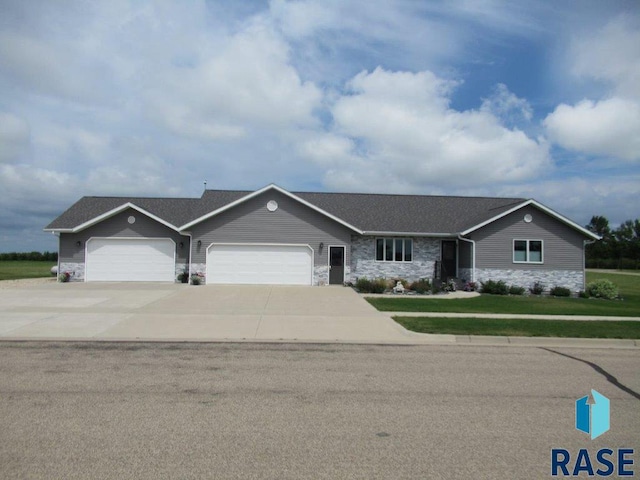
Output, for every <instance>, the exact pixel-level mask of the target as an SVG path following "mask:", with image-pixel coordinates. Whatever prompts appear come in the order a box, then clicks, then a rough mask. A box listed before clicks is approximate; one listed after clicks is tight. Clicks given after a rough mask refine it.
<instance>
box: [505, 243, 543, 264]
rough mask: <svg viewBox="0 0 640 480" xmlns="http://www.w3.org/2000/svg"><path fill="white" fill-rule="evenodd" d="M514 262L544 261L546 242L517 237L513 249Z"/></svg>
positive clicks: (536, 262)
mask: <svg viewBox="0 0 640 480" xmlns="http://www.w3.org/2000/svg"><path fill="white" fill-rule="evenodd" d="M511 253H512V260H513V263H533V264H538V265H539V264H542V263H544V242H543V241H542V240H529V239H520V238H516V239H514V240H513V246H512V249H511Z"/></svg>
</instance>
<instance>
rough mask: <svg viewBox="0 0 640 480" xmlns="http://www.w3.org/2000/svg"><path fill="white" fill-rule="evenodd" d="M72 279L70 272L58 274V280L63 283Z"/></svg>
mask: <svg viewBox="0 0 640 480" xmlns="http://www.w3.org/2000/svg"><path fill="white" fill-rule="evenodd" d="M70 279H71V274H70V273H69V272H63V273H61V274H60V275H58V281H59V282H62V283H67V282H68V281H69V280H70Z"/></svg>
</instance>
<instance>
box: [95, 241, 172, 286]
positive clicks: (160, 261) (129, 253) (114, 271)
mask: <svg viewBox="0 0 640 480" xmlns="http://www.w3.org/2000/svg"><path fill="white" fill-rule="evenodd" d="M174 251H175V244H174V242H173V241H171V240H170V239H115V238H104V239H95V238H94V239H91V240H89V241H88V242H87V271H86V279H87V281H106V282H109V281H148V282H158V281H161V282H173V281H174V280H173V277H174V275H175V256H174Z"/></svg>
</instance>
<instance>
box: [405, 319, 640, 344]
mask: <svg viewBox="0 0 640 480" xmlns="http://www.w3.org/2000/svg"><path fill="white" fill-rule="evenodd" d="M393 319H394V320H395V321H396V322H398V323H399V324H400V325H402V326H403V327H404V328H406V329H407V330H411V331H413V332H419V333H441V334H443V333H444V334H451V335H498V336H505V337H571V338H622V339H640V322H625V321H580V320H535V319H516V318H506V319H505V318H431V317H393Z"/></svg>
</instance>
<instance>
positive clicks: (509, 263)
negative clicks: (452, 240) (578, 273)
mask: <svg viewBox="0 0 640 480" xmlns="http://www.w3.org/2000/svg"><path fill="white" fill-rule="evenodd" d="M526 214H530V215H531V216H532V217H533V221H532V222H531V223H526V222H525V221H524V216H525V215H526ZM469 238H471V239H472V240H475V241H476V268H495V269H512V270H582V269H583V248H584V247H583V241H584V240H585V239H586V238H585V236H584V235H582V234H580V233H579V232H577V231H576V230H574V229H572V228H571V227H569V226H567V225H565V224H564V223H562V222H560V221H558V220H556V219H555V218H553V217H551V216H549V215H548V214H546V213H545V212H543V211H542V210H538V209H537V208H535V207H533V206H527V207H524V208H522V209H520V210H517V211H515V212H513V213H511V214H509V215H507V216H505V217H503V218H501V219H499V220H496V221H495V222H492V223H490V224H489V225H486V226H485V227H483V228H481V229H479V230H477V231H476V232H473V233H472V234H471V235H469ZM514 240H542V241H543V261H544V263H543V264H536V263H514V262H513V241H514Z"/></svg>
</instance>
